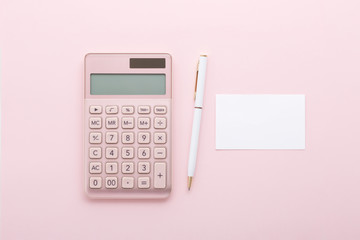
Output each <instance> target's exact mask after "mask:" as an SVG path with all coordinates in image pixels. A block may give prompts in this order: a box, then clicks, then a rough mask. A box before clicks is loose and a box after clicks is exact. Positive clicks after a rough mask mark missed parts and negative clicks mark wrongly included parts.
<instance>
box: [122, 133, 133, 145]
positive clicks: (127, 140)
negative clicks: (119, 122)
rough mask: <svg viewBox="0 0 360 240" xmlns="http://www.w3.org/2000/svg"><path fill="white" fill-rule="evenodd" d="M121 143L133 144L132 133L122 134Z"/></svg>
mask: <svg viewBox="0 0 360 240" xmlns="http://www.w3.org/2000/svg"><path fill="white" fill-rule="evenodd" d="M121 141H122V143H124V144H127V143H134V133H133V132H123V133H122V138H121Z"/></svg>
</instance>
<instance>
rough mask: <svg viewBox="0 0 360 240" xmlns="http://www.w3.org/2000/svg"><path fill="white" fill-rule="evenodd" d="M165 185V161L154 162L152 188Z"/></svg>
mask: <svg viewBox="0 0 360 240" xmlns="http://www.w3.org/2000/svg"><path fill="white" fill-rule="evenodd" d="M165 187H166V163H163V162H161V163H160V162H156V163H155V164H154V188H165Z"/></svg>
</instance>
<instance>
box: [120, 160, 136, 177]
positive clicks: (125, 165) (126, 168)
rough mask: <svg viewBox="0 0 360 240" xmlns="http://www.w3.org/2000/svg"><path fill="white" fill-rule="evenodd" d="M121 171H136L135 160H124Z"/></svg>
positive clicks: (125, 172)
mask: <svg viewBox="0 0 360 240" xmlns="http://www.w3.org/2000/svg"><path fill="white" fill-rule="evenodd" d="M121 172H122V173H124V174H127V173H134V163H133V162H123V163H122V164H121Z"/></svg>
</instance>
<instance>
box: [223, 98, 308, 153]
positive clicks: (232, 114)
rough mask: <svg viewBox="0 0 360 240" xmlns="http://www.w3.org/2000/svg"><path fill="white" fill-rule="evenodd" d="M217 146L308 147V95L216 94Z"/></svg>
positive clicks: (230, 147)
mask: <svg viewBox="0 0 360 240" xmlns="http://www.w3.org/2000/svg"><path fill="white" fill-rule="evenodd" d="M216 149H305V95H272V94H265V95H260V94H259V95H258V94H256V95H227V94H218V95H216Z"/></svg>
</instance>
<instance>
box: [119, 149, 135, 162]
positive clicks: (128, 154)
mask: <svg viewBox="0 0 360 240" xmlns="http://www.w3.org/2000/svg"><path fill="white" fill-rule="evenodd" d="M121 157H122V158H125V159H126V158H134V148H132V147H123V148H122V150H121Z"/></svg>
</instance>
